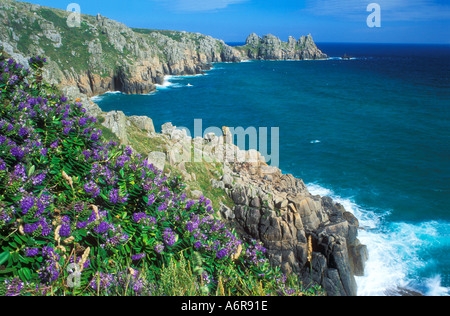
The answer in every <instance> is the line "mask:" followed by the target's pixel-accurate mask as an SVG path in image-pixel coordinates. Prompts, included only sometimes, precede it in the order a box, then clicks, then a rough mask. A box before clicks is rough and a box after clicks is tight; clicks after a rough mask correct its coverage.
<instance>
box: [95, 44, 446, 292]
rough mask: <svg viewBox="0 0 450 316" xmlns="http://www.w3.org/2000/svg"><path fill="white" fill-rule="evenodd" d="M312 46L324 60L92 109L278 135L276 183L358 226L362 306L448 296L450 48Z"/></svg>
mask: <svg viewBox="0 0 450 316" xmlns="http://www.w3.org/2000/svg"><path fill="white" fill-rule="evenodd" d="M318 46H319V48H321V49H322V50H323V51H324V52H325V53H327V54H328V55H329V56H331V58H330V59H329V60H324V61H295V62H283V61H253V62H245V63H240V64H232V63H223V64H215V65H214V69H213V70H211V71H209V72H207V74H206V75H202V76H193V77H167V78H166V82H165V83H164V84H163V85H161V86H159V87H158V91H156V92H154V93H151V94H150V95H123V94H120V93H108V94H105V95H102V96H98V97H95V98H94V101H96V102H97V103H98V104H99V105H100V107H101V108H102V110H104V111H110V110H121V111H123V112H124V113H125V114H127V115H147V116H150V117H151V118H152V119H153V120H154V123H155V127H156V128H157V130H158V129H159V128H160V126H161V125H162V124H164V123H166V122H172V123H173V124H174V125H176V126H183V127H187V128H189V129H190V130H191V131H193V130H194V120H195V119H202V124H203V128H204V129H205V128H206V127H210V126H217V127H222V126H229V127H243V128H248V127H252V126H253V127H256V128H259V127H267V128H269V130H270V128H271V127H279V133H280V142H279V153H280V163H279V167H280V168H281V169H282V170H283V172H285V173H292V174H293V175H295V176H296V177H299V178H302V179H303V180H304V181H305V183H307V185H308V187H309V190H310V191H311V193H313V194H320V195H323V196H331V197H332V198H334V199H335V200H336V201H338V202H340V203H341V204H343V205H344V206H345V207H346V209H347V210H348V211H351V212H352V213H354V214H355V215H356V216H357V218H358V219H359V220H360V225H361V231H360V233H359V236H360V240H361V241H362V243H364V244H366V245H367V246H368V248H369V256H370V258H369V261H368V263H367V266H366V274H365V276H364V277H358V278H357V282H358V294H359V295H388V294H392V293H397V292H396V290H397V289H398V288H402V289H407V290H411V291H415V292H419V293H421V294H423V295H433V296H437V295H445V296H447V295H450V207H449V197H450V46H448V45H447V46H438V45H435V46H432V45H428V46H421V45H381V44H380V45H374V44H363V45H362V44H327V43H322V44H318ZM345 53H346V54H348V55H350V56H352V57H354V58H353V59H352V60H348V61H344V60H340V59H339V57H340V56H342V55H343V54H345ZM269 134H270V133H269ZM195 136H197V135H195ZM269 136H270V135H269ZM269 148H270V145H269Z"/></svg>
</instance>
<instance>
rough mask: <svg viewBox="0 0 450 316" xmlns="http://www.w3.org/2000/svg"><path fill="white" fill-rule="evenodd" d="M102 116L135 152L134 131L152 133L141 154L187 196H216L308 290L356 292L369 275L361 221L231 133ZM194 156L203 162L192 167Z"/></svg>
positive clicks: (243, 230) (229, 216)
mask: <svg viewBox="0 0 450 316" xmlns="http://www.w3.org/2000/svg"><path fill="white" fill-rule="evenodd" d="M102 116H104V117H105V121H104V123H103V125H104V126H106V127H108V128H111V129H112V130H113V132H114V133H115V134H116V136H117V137H118V138H120V140H121V141H122V142H126V143H127V144H129V145H131V146H133V147H136V146H137V143H136V142H134V143H130V140H132V139H134V140H135V139H136V137H135V136H133V134H134V133H136V131H138V133H144V134H147V139H151V142H152V143H153V144H154V145H153V150H149V146H148V145H147V146H143V147H142V148H145V149H144V150H149V151H147V152H145V151H144V152H142V151H141V152H140V153H141V154H145V155H147V154H148V155H149V156H148V159H149V162H151V163H153V164H154V165H155V166H158V168H159V169H162V170H164V171H165V172H168V173H171V174H176V175H180V176H182V177H183V178H184V180H185V181H186V182H187V184H188V187H187V191H186V193H187V194H188V196H189V197H191V198H194V199H195V198H198V197H199V196H201V195H205V196H206V197H208V198H209V199H211V200H212V201H213V203H214V204H215V208H216V209H218V210H219V215H220V216H221V217H222V218H223V219H225V220H227V221H228V222H229V225H231V226H232V227H234V228H235V229H236V230H237V231H238V232H239V235H240V236H243V238H245V239H247V240H258V241H261V242H262V243H263V244H264V247H265V248H267V251H268V252H267V254H268V257H269V260H270V262H271V264H272V265H273V266H277V267H280V268H281V269H282V271H283V272H284V273H286V274H290V273H295V274H297V275H299V276H300V278H301V280H302V281H303V283H304V285H305V286H311V285H314V284H318V285H321V286H322V287H323V289H324V290H325V292H326V293H327V294H328V295H330V296H335V295H338V296H355V295H357V285H356V281H355V276H362V275H364V269H365V262H366V260H367V259H368V252H367V247H366V246H365V245H362V244H361V243H360V241H359V240H358V229H359V222H358V220H357V219H356V217H355V216H354V215H353V214H351V213H349V212H347V211H346V210H345V208H344V207H343V206H342V205H340V204H337V203H335V202H334V201H333V200H332V199H330V198H328V197H321V196H314V195H312V194H310V193H309V191H308V188H307V187H306V186H305V184H304V183H303V181H302V180H301V179H297V178H295V177H294V176H292V175H290V174H283V173H282V171H281V170H280V169H278V168H275V167H270V166H268V165H267V164H266V163H265V161H264V158H263V157H262V156H261V154H260V153H258V152H256V151H254V150H251V151H242V150H240V149H239V148H238V147H237V146H235V145H233V144H232V143H231V139H232V137H231V136H232V135H231V134H229V133H227V128H224V133H225V135H226V136H216V135H214V134H207V135H205V136H204V138H200V137H197V138H194V139H192V138H191V137H188V136H187V135H186V132H185V131H182V130H178V129H177V128H176V127H174V126H173V125H172V124H171V123H166V124H164V125H163V126H162V128H161V130H162V132H161V134H158V133H155V132H154V130H155V129H154V127H153V124H152V123H151V121H149V119H148V118H140V117H133V118H126V116H125V115H124V114H123V113H122V112H112V113H106V114H105V113H102V114H100V117H102ZM137 122H139V124H138V123H137ZM142 122H145V124H143V123H142ZM138 126H139V128H136V127H138ZM117 127H120V128H117ZM133 130H134V131H135V132H133ZM193 152H194V153H195V155H197V157H201V158H202V159H201V161H199V162H193V159H194V157H195V156H194V157H192V156H191V153H193ZM202 181H203V183H201V182H202Z"/></svg>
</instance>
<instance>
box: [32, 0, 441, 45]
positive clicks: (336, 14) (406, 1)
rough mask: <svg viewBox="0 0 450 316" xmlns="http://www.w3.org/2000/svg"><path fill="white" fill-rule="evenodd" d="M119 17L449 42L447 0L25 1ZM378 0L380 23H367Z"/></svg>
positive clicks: (236, 37)
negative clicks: (77, 7)
mask: <svg viewBox="0 0 450 316" xmlns="http://www.w3.org/2000/svg"><path fill="white" fill-rule="evenodd" d="M27 2H32V3H36V4H41V5H45V6H50V7H55V8H60V9H66V8H67V6H68V5H69V4H70V3H71V2H76V3H78V4H79V5H80V7H81V12H82V13H85V14H91V15H96V14H97V13H100V14H101V15H103V16H106V17H109V18H111V19H113V20H117V21H120V22H122V23H124V24H126V25H128V26H130V27H141V28H154V29H171V30H179V31H189V32H200V33H203V34H207V35H211V36H213V37H216V38H220V39H223V40H224V41H226V42H241V41H245V39H246V37H247V36H248V35H249V34H250V33H252V32H255V33H257V34H259V35H264V34H268V33H271V34H274V35H277V36H279V37H280V38H281V39H283V40H287V37H288V36H289V35H292V36H294V37H296V38H298V37H300V36H301V35H306V34H309V33H311V34H312V35H313V37H314V39H315V40H316V41H317V42H372V43H377V42H378V43H446V44H450V1H448V0H277V1H274V0H120V1H119V0H28V1H27ZM372 2H375V3H378V4H379V5H380V8H381V27H380V28H369V27H368V26H367V23H366V20H367V17H368V15H369V14H370V12H367V11H366V9H367V6H368V5H369V4H370V3H372Z"/></svg>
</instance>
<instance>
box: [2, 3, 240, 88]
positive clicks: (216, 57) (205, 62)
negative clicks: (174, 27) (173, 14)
mask: <svg viewBox="0 0 450 316" xmlns="http://www.w3.org/2000/svg"><path fill="white" fill-rule="evenodd" d="M70 14H71V13H70V12H66V11H63V10H57V9H52V8H47V7H42V6H39V5H34V4H29V3H24V2H16V1H11V0H1V1H0V20H1V23H0V45H2V46H4V48H5V50H6V51H7V52H8V53H10V55H12V56H13V57H14V58H15V59H16V60H18V61H19V62H20V63H22V64H25V65H27V64H28V57H30V56H34V55H38V54H40V55H45V56H46V57H47V59H48V60H49V66H48V67H47V71H46V73H45V74H44V75H45V79H46V80H47V81H49V82H51V83H54V84H57V85H60V86H65V87H67V86H75V87H77V88H78V89H79V90H80V92H82V93H83V94H86V95H88V96H92V95H98V94H102V93H104V92H106V91H121V92H124V93H137V94H144V93H149V92H151V91H153V90H155V84H160V83H162V82H163V80H164V76H165V75H192V74H201V73H203V71H204V70H207V69H209V68H210V67H211V66H210V65H209V64H210V63H212V62H237V61H240V59H241V57H240V53H239V52H238V51H237V50H235V49H233V48H231V47H229V46H227V45H226V44H225V43H224V42H223V41H220V40H217V39H214V38H212V37H210V36H205V35H202V34H197V33H196V34H193V33H187V32H175V31H161V30H144V29H131V28H129V27H127V26H125V25H124V24H122V23H119V22H116V21H113V20H110V19H108V18H105V17H103V16H101V15H97V16H95V17H94V16H89V15H81V18H80V24H79V26H78V25H77V26H75V27H69V26H68V23H67V21H68V19H69V15H70Z"/></svg>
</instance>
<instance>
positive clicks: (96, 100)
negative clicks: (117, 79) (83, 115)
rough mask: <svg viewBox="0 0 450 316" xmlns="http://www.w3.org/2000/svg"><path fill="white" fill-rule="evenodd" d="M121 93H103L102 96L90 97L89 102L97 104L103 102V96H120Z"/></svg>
mask: <svg viewBox="0 0 450 316" xmlns="http://www.w3.org/2000/svg"><path fill="white" fill-rule="evenodd" d="M121 93H122V92H120V91H108V92H105V93H104V94H101V95H96V96H95V97H92V98H91V101H92V102H94V103H97V102H100V101H101V100H103V98H104V97H105V96H107V95H108V94H121Z"/></svg>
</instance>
